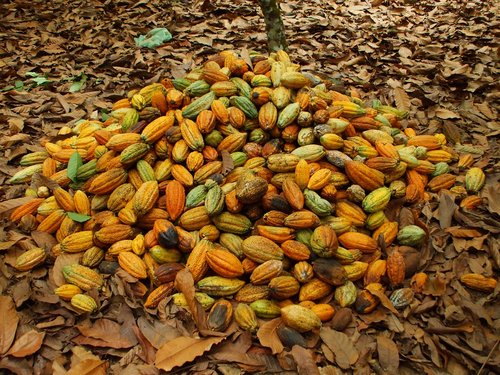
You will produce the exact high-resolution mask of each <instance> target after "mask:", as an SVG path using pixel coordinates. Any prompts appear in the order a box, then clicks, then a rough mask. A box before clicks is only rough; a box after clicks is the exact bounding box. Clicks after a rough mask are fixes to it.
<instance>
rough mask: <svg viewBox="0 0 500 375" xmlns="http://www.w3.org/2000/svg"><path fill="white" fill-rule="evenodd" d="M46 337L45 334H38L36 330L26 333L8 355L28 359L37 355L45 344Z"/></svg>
mask: <svg viewBox="0 0 500 375" xmlns="http://www.w3.org/2000/svg"><path fill="white" fill-rule="evenodd" d="M44 337H45V332H37V331H35V330H34V329H32V330H30V331H28V332H26V333H25V334H24V335H22V336H21V337H19V338H18V339H17V340H16V341H15V342H14V344H13V345H12V347H11V348H10V350H9V351H8V352H7V354H9V355H11V356H13V357H18V358H22V357H26V356H28V355H31V354H33V353H35V352H36V351H37V350H38V349H40V347H41V346H42V343H43V338H44Z"/></svg>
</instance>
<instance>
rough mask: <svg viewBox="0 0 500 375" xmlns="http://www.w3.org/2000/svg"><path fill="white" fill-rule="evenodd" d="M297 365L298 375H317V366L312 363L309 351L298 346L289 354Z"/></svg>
mask: <svg viewBox="0 0 500 375" xmlns="http://www.w3.org/2000/svg"><path fill="white" fill-rule="evenodd" d="M290 353H291V354H292V356H293V359H294V360H295V363H296V364H297V371H298V373H299V375H319V374H320V372H319V369H318V366H316V363H314V360H313V358H312V355H311V351H310V350H307V349H305V348H303V347H302V346H299V345H294V346H293V348H292V351H291V352H290Z"/></svg>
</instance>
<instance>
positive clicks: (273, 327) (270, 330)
mask: <svg viewBox="0 0 500 375" xmlns="http://www.w3.org/2000/svg"><path fill="white" fill-rule="evenodd" d="M282 324H283V322H282V321H281V318H276V319H273V320H270V321H268V322H265V323H264V324H262V325H261V326H260V328H259V330H258V331H257V337H258V338H259V341H260V343H261V345H262V346H265V347H267V348H270V349H271V351H272V352H273V354H278V353H281V352H282V351H283V349H285V347H284V346H283V344H282V343H281V340H280V338H279V336H278V328H279V327H280V326H281V325H282Z"/></svg>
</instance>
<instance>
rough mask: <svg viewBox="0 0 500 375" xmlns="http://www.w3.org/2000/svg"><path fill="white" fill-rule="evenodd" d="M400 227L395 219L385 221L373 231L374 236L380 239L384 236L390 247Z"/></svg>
mask: <svg viewBox="0 0 500 375" xmlns="http://www.w3.org/2000/svg"><path fill="white" fill-rule="evenodd" d="M398 228H399V225H398V223H397V222H395V221H388V222H385V223H383V224H382V225H381V226H380V227H378V228H377V229H376V230H375V231H374V232H373V235H372V238H373V239H374V240H375V241H378V238H379V236H381V235H382V236H384V242H385V246H386V247H389V246H390V245H391V244H392V243H393V242H394V240H395V239H396V236H397V234H398Z"/></svg>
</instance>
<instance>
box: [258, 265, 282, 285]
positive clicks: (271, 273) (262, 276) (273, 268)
mask: <svg viewBox="0 0 500 375" xmlns="http://www.w3.org/2000/svg"><path fill="white" fill-rule="evenodd" d="M282 272H283V262H282V261H281V260H277V259H271V260H268V261H266V262H264V263H262V264H259V265H258V266H257V267H255V269H254V270H253V271H252V273H251V275H250V282H251V283H252V284H254V285H263V284H267V283H269V281H271V280H272V279H273V278H275V277H277V276H279V275H280V274H281V273H282Z"/></svg>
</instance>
